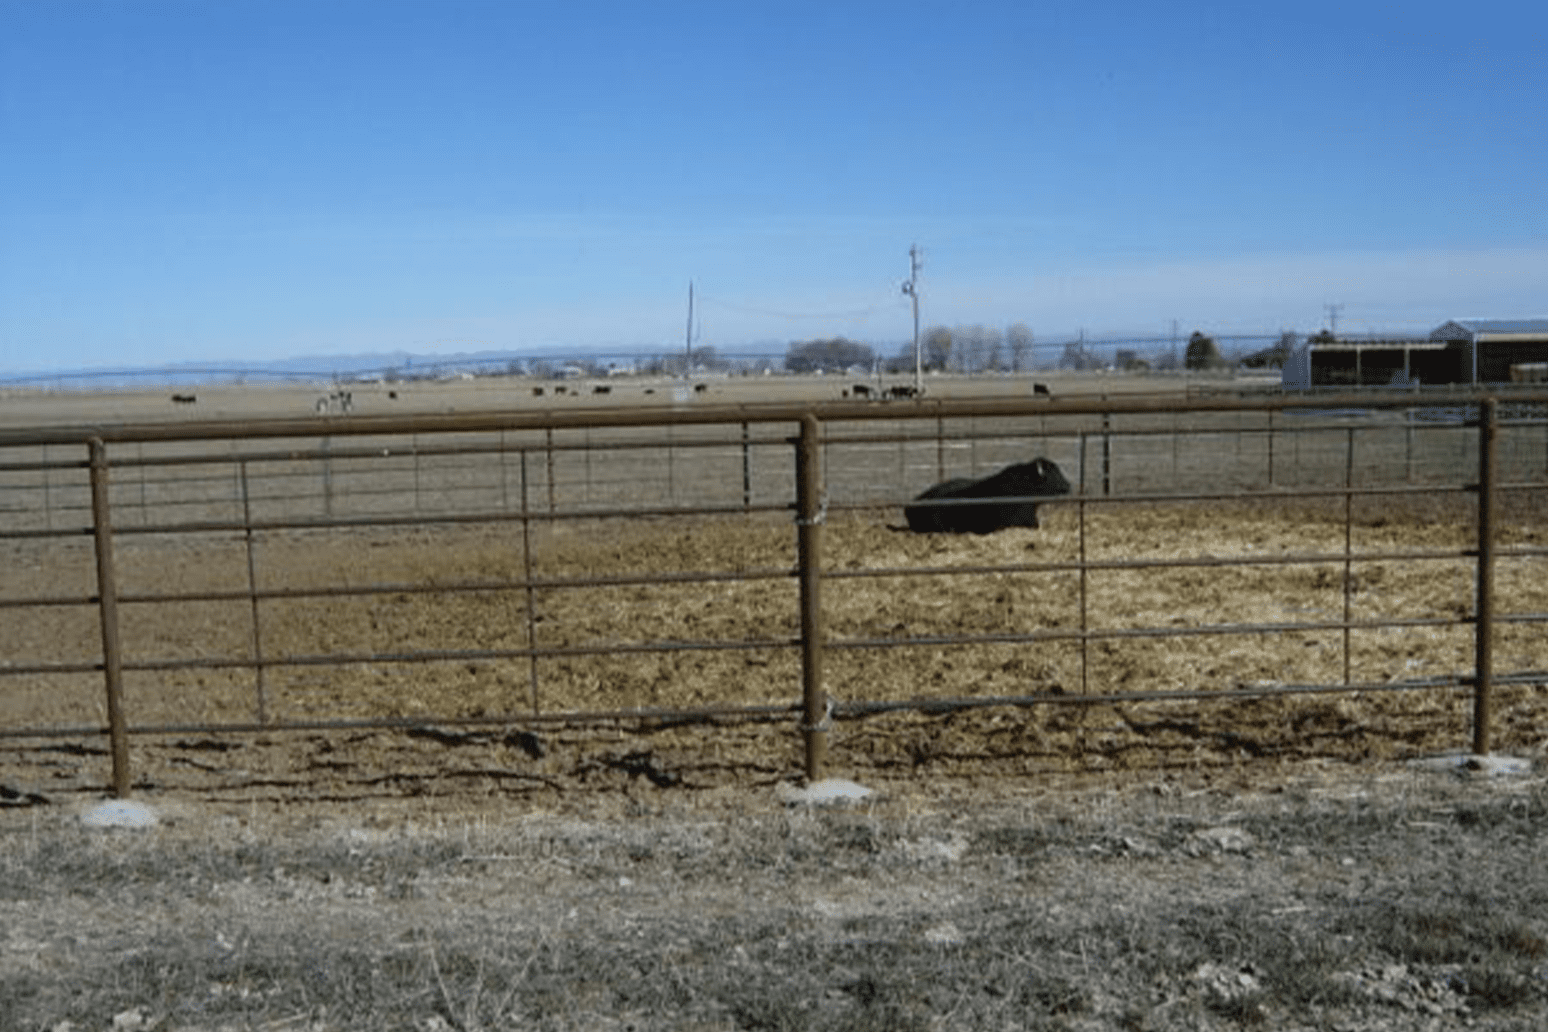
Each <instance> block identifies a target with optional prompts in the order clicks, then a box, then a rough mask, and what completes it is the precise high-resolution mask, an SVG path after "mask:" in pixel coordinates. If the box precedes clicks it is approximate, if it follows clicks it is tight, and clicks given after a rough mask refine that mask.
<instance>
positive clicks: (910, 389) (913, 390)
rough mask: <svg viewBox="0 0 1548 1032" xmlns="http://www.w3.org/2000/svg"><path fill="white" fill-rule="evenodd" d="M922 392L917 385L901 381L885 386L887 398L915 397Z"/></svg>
mask: <svg viewBox="0 0 1548 1032" xmlns="http://www.w3.org/2000/svg"><path fill="white" fill-rule="evenodd" d="M923 393H924V392H923V391H921V390H920V389H919V388H918V387H914V386H911V385H908V384H901V383H900V384H894V385H893V386H891V387H888V388H887V397H889V398H917V397H919V396H920V395H921V394H923Z"/></svg>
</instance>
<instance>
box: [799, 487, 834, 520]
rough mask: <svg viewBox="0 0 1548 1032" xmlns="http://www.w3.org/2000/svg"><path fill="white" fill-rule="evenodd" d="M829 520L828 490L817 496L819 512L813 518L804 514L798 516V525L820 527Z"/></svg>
mask: <svg viewBox="0 0 1548 1032" xmlns="http://www.w3.org/2000/svg"><path fill="white" fill-rule="evenodd" d="M827 522H828V492H826V491H824V492H822V494H820V495H818V496H817V513H816V515H814V516H813V517H812V518H811V519H807V518H806V517H804V516H799V515H798V516H796V526H798V527H820V526H822V525H823V524H824V523H827Z"/></svg>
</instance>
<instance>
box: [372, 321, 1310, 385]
mask: <svg viewBox="0 0 1548 1032" xmlns="http://www.w3.org/2000/svg"><path fill="white" fill-rule="evenodd" d="M1310 339H1311V340H1312V341H1314V342H1315V341H1320V340H1332V336H1331V335H1330V334H1328V333H1327V332H1326V331H1323V332H1322V333H1320V334H1318V335H1316V336H1313V337H1312V338H1310ZM1299 341H1300V338H1299V337H1298V336H1297V335H1296V334H1295V333H1293V332H1286V333H1283V334H1281V335H1280V337H1279V340H1278V341H1277V342H1276V343H1275V344H1273V345H1272V346H1270V347H1266V348H1263V349H1261V350H1258V351H1253V352H1251V353H1249V354H1233V355H1229V356H1228V355H1225V354H1222V352H1221V350H1220V347H1219V345H1218V344H1217V343H1216V341H1215V339H1214V338H1213V337H1210V336H1208V335H1207V334H1205V333H1203V332H1198V331H1196V332H1194V333H1193V335H1192V336H1190V337H1189V338H1188V342H1187V346H1186V348H1185V349H1184V350H1183V353H1182V355H1180V356H1179V355H1178V354H1177V352H1176V348H1175V347H1174V346H1171V345H1166V346H1163V347H1160V348H1159V349H1157V350H1155V351H1153V352H1151V353H1149V354H1141V353H1140V352H1139V351H1138V350H1137V349H1134V348H1123V347H1120V348H1117V349H1116V351H1109V350H1107V349H1105V348H1104V349H1102V350H1101V351H1099V350H1098V349H1097V348H1096V347H1095V346H1094V345H1092V344H1091V343H1089V342H1087V341H1086V340H1085V338H1084V337H1080V338H1077V339H1075V340H1070V341H1065V342H1063V343H1062V344H1061V343H1049V344H1046V345H1039V344H1038V343H1037V342H1036V340H1035V338H1034V337H1033V335H1032V331H1031V330H1030V329H1029V328H1028V327H1027V326H1026V325H1025V324H1023V323H1016V324H1015V325H1013V326H1009V327H1007V328H1005V329H1003V330H1002V329H1000V328H998V327H993V326H983V325H972V326H949V327H948V326H932V327H930V328H929V329H928V330H926V331H925V332H924V333H923V334H922V335H921V337H920V340H919V343H920V358H921V362H922V364H923V367H924V369H925V371H927V372H954V373H985V372H989V373H994V372H1005V373H1020V372H1027V371H1030V370H1031V369H1033V368H1034V362H1033V358H1034V353H1035V352H1038V351H1043V352H1051V351H1055V350H1056V351H1057V352H1058V358H1057V360H1053V361H1050V360H1049V359H1048V358H1047V357H1046V356H1045V358H1044V360H1043V361H1042V362H1040V363H1038V364H1037V365H1036V368H1041V369H1046V368H1049V367H1057V368H1060V369H1068V370H1074V371H1080V370H1092V369H1106V368H1109V367H1116V368H1118V369H1122V370H1126V371H1130V372H1142V371H1146V370H1152V369H1154V370H1162V371H1165V370H1173V369H1178V368H1186V369H1189V370H1195V371H1204V370H1221V369H1227V368H1231V367H1234V366H1243V367H1246V368H1260V369H1261V368H1278V367H1280V366H1283V365H1284V364H1285V362H1286V361H1287V360H1288V359H1289V357H1290V352H1291V351H1292V350H1293V349H1294V348H1295V347H1296V345H1297V344H1298V343H1299ZM778 364H779V359H778V358H773V359H772V360H771V359H770V358H767V357H760V358H749V357H747V356H724V355H721V354H720V353H719V352H718V351H716V349H715V348H714V347H712V346H708V345H706V346H701V347H696V348H693V349H692V350H691V351H690V352H688V353H687V354H684V353H683V352H675V353H667V354H661V355H656V356H653V357H648V358H643V359H640V360H637V361H634V362H632V363H630V364H629V365H628V369H629V371H631V372H634V373H639V374H642V375H646V376H662V375H666V376H682V375H692V374H696V373H727V372H743V373H746V372H761V371H765V370H770V371H771V370H772V369H773V368H775V366H777V365H778ZM783 365H784V368H785V370H786V371H788V372H792V373H818V372H824V373H839V372H845V371H849V370H865V371H866V372H871V371H873V370H876V371H881V372H885V373H893V374H903V373H912V372H913V370H914V347H913V344H912V343H908V344H904V345H902V346H901V347H900V348H899V349H898V350H897V352H896V353H895V354H892V355H888V356H883V355H881V354H879V353H878V352H877V351H876V349H875V348H873V347H872V346H871V345H869V344H864V343H861V342H860V341H855V340H850V339H848V338H846V337H824V338H818V339H815V340H804V341H792V342H791V343H790V345H789V346H788V348H787V349H786V352H785V356H784V361H783ZM616 371H617V369H616V367H615V366H614V365H612V364H611V363H607V362H603V361H599V360H596V359H592V358H586V357H577V358H575V359H572V360H564V359H555V358H535V359H511V360H508V361H505V362H501V363H498V364H493V363H492V364H490V365H487V366H482V367H478V368H475V369H473V370H472V375H476V376H523V375H525V376H539V377H556V376H565V375H575V374H576V373H577V372H578V373H579V374H580V375H583V376H589V377H603V376H607V375H609V374H610V373H613V372H616ZM441 375H445V370H442V369H440V368H437V367H435V366H420V367H415V368H413V369H407V368H404V369H393V370H389V371H388V372H387V373H386V376H385V378H386V379H387V380H389V381H393V382H401V381H407V380H415V379H435V378H437V377H439V376H441Z"/></svg>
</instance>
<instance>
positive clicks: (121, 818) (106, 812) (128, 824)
mask: <svg viewBox="0 0 1548 1032" xmlns="http://www.w3.org/2000/svg"><path fill="white" fill-rule="evenodd" d="M81 823H82V824H84V825H86V826H87V827H88V828H151V827H155V826H156V824H157V823H159V818H157V816H156V811H154V810H152V809H151V808H150V807H148V806H146V805H145V804H144V803H136V802H134V801H132V800H129V799H109V800H108V801H107V802H105V803H98V804H97V805H96V806H93V807H92V808H91V809H89V810H87V811H86V812H85V813H83V814H81Z"/></svg>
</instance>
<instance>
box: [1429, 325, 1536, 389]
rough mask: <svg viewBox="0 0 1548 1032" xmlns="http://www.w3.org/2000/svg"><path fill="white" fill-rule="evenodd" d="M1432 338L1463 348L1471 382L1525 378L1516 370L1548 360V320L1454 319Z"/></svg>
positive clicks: (1494, 381)
mask: <svg viewBox="0 0 1548 1032" xmlns="http://www.w3.org/2000/svg"><path fill="white" fill-rule="evenodd" d="M1430 339H1431V340H1440V341H1445V342H1447V343H1448V344H1456V345H1459V346H1460V347H1461V348H1462V350H1463V353H1464V354H1465V355H1466V360H1467V366H1468V368H1467V372H1468V379H1467V380H1466V381H1463V382H1467V383H1511V382H1513V381H1517V380H1520V379H1521V378H1522V377H1521V376H1520V371H1519V370H1518V371H1517V375H1512V369H1514V368H1516V367H1520V366H1534V365H1541V364H1542V363H1544V362H1548V319H1454V320H1452V321H1451V322H1448V323H1445V324H1444V325H1442V326H1439V327H1437V328H1436V329H1435V330H1434V331H1433V332H1431V334H1430Z"/></svg>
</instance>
